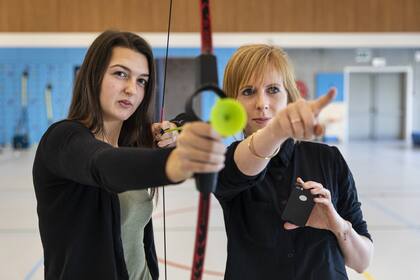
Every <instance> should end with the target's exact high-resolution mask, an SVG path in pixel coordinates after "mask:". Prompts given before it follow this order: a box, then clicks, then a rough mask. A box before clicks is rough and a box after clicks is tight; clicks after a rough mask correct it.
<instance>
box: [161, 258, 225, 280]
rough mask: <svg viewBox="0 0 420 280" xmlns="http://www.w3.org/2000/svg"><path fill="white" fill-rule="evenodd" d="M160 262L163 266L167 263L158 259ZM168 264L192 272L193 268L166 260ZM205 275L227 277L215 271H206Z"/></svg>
mask: <svg viewBox="0 0 420 280" xmlns="http://www.w3.org/2000/svg"><path fill="white" fill-rule="evenodd" d="M158 260H159V262H160V263H161V264H164V263H165V260H164V259H161V258H158ZM166 264H167V265H169V266H172V267H175V268H179V269H183V270H187V271H191V266H188V265H184V264H180V263H176V262H173V261H169V260H166ZM203 273H204V274H207V275H212V276H221V277H223V276H224V275H225V274H224V273H223V272H220V271H214V270H204V271H203Z"/></svg>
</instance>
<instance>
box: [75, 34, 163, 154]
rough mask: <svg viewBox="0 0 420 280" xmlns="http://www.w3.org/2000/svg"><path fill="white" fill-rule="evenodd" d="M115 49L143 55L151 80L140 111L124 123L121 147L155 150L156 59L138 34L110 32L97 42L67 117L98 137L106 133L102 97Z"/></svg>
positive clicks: (80, 75) (78, 79)
mask: <svg viewBox="0 0 420 280" xmlns="http://www.w3.org/2000/svg"><path fill="white" fill-rule="evenodd" d="M115 47H123V48H128V49H131V50H133V51H136V52H138V53H141V54H143V55H144V56H145V57H146V59H147V62H148V67H149V81H148V83H147V87H146V89H145V95H144V98H143V100H142V102H141V103H140V105H139V107H138V108H137V110H136V111H135V112H134V113H133V114H132V115H131V116H130V117H129V118H128V119H127V120H126V121H124V122H123V125H122V128H121V132H120V136H119V139H118V145H119V146H126V147H140V146H142V147H152V146H153V135H152V131H151V118H150V115H149V107H150V103H151V101H152V100H153V98H152V97H153V94H154V91H155V81H156V78H155V66H154V59H153V53H152V48H151V47H150V46H149V44H148V43H147V42H146V41H145V40H144V39H143V38H141V37H140V36H138V35H136V34H134V33H131V32H120V31H114V30H107V31H105V32H103V33H102V34H100V35H99V36H98V37H97V38H96V39H95V41H94V42H93V43H92V45H91V46H90V47H89V49H88V51H87V53H86V56H85V59H84V61H83V64H82V66H81V67H80V69H79V72H78V74H77V77H76V82H75V85H74V89H73V98H72V101H71V105H70V109H69V114H68V116H67V118H68V119H70V120H77V121H79V122H81V123H83V124H84V125H85V126H86V127H87V128H89V129H90V130H91V131H92V133H94V134H97V133H103V132H104V123H103V117H102V109H101V106H100V102H99V96H100V93H101V84H102V80H103V78H104V75H105V72H106V69H107V67H108V65H109V63H110V60H111V56H112V51H113V49H114V48H115Z"/></svg>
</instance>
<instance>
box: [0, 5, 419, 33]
mask: <svg viewBox="0 0 420 280" xmlns="http://www.w3.org/2000/svg"><path fill="white" fill-rule="evenodd" d="M210 5H211V14H212V26H213V31H215V32H418V31H420V17H419V16H418V14H419V12H420V1H418V0H350V1H343V0H316V1H315V0H211V1H210ZM168 13H169V0H141V1H139V0H124V1H123V0H112V1H110V0H108V1H104V0H71V1H68V0H13V1H10V0H0V32H100V31H102V30H104V29H108V28H110V27H114V28H119V29H123V30H130V31H135V32H165V31H167V27H168ZM199 20H200V19H199V1H198V0H173V9H172V28H171V30H172V31H174V32H198V31H199V28H200V25H199Z"/></svg>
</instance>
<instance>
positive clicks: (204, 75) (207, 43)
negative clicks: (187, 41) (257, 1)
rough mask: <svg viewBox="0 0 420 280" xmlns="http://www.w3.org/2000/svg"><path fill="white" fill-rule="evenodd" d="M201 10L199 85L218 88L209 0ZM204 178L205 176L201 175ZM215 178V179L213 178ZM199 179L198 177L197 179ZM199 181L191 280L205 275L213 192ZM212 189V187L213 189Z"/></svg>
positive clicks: (210, 175)
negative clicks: (201, 185)
mask: <svg viewBox="0 0 420 280" xmlns="http://www.w3.org/2000/svg"><path fill="white" fill-rule="evenodd" d="M200 10H201V55H200V56H199V57H198V66H199V71H198V73H199V79H198V81H197V85H199V87H200V86H201V85H203V84H212V85H214V86H215V87H217V84H218V78H217V64H216V57H215V56H214V55H213V45H212V37H211V22H210V4H209V0H200ZM215 175H217V174H209V175H204V176H207V178H208V179H210V180H209V181H210V184H213V185H214V184H215V179H217V177H216V176H215ZM199 176H203V174H201V175H199ZM212 176H213V177H212ZM209 177H210V178H209ZM196 178H197V177H196ZM202 178H203V177H202ZM198 183H199V182H198V181H197V187H198V189H199V191H200V200H199V207H198V216H197V225H196V235H195V245H194V255H193V264H192V269H191V280H199V279H201V277H202V274H203V268H204V259H205V253H206V243H207V232H208V221H209V214H210V199H211V196H210V194H211V192H210V190H209V189H206V188H204V190H203V189H200V186H199V184H198ZM211 188H212V187H210V189H211Z"/></svg>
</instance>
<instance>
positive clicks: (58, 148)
mask: <svg viewBox="0 0 420 280" xmlns="http://www.w3.org/2000/svg"><path fill="white" fill-rule="evenodd" d="M170 152H171V150H170V149H158V150H152V149H142V148H128V147H122V148H113V147H112V146H110V145H108V144H106V143H104V142H102V141H99V140H97V139H95V137H94V136H93V134H92V133H91V132H90V131H89V129H87V128H86V127H85V126H83V125H82V124H80V123H78V122H75V121H61V122H58V123H56V124H53V125H52V126H51V127H50V128H49V129H48V130H47V132H46V133H45V134H44V136H43V137H42V139H41V141H40V143H39V146H38V149H37V152H36V155H35V161H34V165H33V182H34V187H35V194H36V198H37V211H38V217H39V230H40V234H41V241H42V245H43V248H44V267H45V279H47V280H49V279H63V280H64V279H66V280H67V279H71V280H73V279H78V280H83V279H86V280H88V279H89V280H92V279H101V280H103V279H105V280H107V279H109V280H117V279H118V280H120V279H124V280H125V279H128V273H127V269H126V266H125V261H124V254H123V247H122V242H121V222H120V208H119V207H120V206H119V200H118V195H117V193H120V192H124V191H127V190H133V189H145V188H149V187H155V186H160V185H164V184H169V183H171V182H170V181H169V179H168V178H167V177H166V173H165V168H164V166H165V163H166V160H167V157H168V155H169V153H170ZM143 241H144V249H145V254H146V261H147V264H148V267H149V271H150V273H151V275H152V277H153V279H157V278H158V272H159V271H158V266H157V258H156V251H155V246H154V241H153V227H152V221H150V222H149V224H147V225H146V227H145V229H144V240H143Z"/></svg>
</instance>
